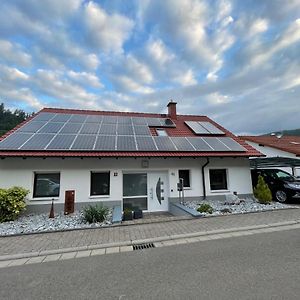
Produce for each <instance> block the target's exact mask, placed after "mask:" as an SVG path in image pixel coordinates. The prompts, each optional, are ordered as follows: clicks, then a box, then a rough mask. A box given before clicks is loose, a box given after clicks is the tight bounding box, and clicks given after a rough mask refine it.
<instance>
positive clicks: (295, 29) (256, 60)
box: [251, 19, 300, 65]
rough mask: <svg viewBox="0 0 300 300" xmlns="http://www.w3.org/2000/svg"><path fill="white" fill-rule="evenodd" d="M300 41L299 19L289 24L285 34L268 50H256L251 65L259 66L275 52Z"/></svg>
mask: <svg viewBox="0 0 300 300" xmlns="http://www.w3.org/2000/svg"><path fill="white" fill-rule="evenodd" d="M299 40H300V22H299V19H297V20H295V21H294V22H292V24H290V26H289V27H288V28H287V29H286V31H285V32H283V33H282V34H281V36H280V37H279V38H278V39H277V40H275V41H274V43H272V44H271V45H270V46H269V47H268V48H267V47H262V48H260V49H258V51H257V52H258V53H257V54H256V55H254V56H253V57H252V62H251V63H252V65H260V64H262V63H264V62H266V61H268V60H270V58H271V57H272V56H273V55H274V54H276V53H277V52H279V51H281V50H283V49H285V48H287V47H289V46H291V45H292V44H294V43H296V42H298V41H299Z"/></svg>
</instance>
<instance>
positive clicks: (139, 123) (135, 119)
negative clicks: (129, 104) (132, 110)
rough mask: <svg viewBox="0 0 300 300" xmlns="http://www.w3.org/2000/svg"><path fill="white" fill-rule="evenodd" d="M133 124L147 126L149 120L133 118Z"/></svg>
mask: <svg viewBox="0 0 300 300" xmlns="http://www.w3.org/2000/svg"><path fill="white" fill-rule="evenodd" d="M132 123H133V124H134V125H147V120H146V119H145V118H143V117H141V118H139V117H133V118H132Z"/></svg>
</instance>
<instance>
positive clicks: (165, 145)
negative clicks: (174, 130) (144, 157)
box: [154, 136, 176, 151]
mask: <svg viewBox="0 0 300 300" xmlns="http://www.w3.org/2000/svg"><path fill="white" fill-rule="evenodd" d="M154 141H155V143H156V145H157V148H158V150H159V151H176V148H175V146H174V144H173V143H172V141H171V139H170V138H169V137H168V136H155V137H154Z"/></svg>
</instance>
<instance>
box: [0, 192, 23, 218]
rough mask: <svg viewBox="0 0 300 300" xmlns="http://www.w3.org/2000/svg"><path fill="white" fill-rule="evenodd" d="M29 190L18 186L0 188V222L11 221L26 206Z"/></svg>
mask: <svg viewBox="0 0 300 300" xmlns="http://www.w3.org/2000/svg"><path fill="white" fill-rule="evenodd" d="M28 193H29V191H28V190H26V189H24V188H22V187H18V186H14V187H12V188H9V189H0V222H7V221H13V220H15V219H17V218H18V216H19V214H20V213H21V212H22V211H23V210H24V209H25V208H26V203H25V198H26V196H27V195H28Z"/></svg>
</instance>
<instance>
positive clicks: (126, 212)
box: [123, 207, 133, 221]
mask: <svg viewBox="0 0 300 300" xmlns="http://www.w3.org/2000/svg"><path fill="white" fill-rule="evenodd" d="M132 219H133V215H132V210H131V209H130V208H128V207H126V208H125V209H124V211H123V221H130V220H132Z"/></svg>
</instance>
